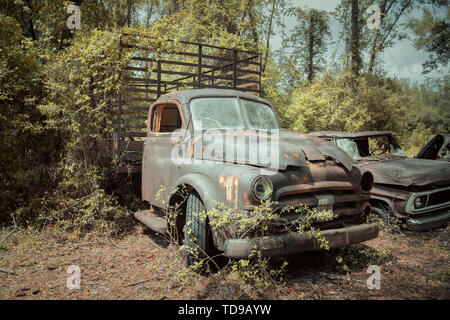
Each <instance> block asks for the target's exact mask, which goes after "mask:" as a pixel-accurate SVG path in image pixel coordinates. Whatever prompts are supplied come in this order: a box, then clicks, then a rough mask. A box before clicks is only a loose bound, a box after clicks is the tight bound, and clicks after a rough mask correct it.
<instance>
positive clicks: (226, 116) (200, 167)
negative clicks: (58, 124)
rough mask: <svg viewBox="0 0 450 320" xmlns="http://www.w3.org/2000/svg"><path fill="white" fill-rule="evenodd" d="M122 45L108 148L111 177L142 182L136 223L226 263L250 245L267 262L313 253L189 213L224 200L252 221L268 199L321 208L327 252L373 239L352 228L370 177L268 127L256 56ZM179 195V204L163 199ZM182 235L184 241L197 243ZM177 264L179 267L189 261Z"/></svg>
mask: <svg viewBox="0 0 450 320" xmlns="http://www.w3.org/2000/svg"><path fill="white" fill-rule="evenodd" d="M121 46H122V48H121V49H122V50H123V51H125V50H133V52H134V53H133V54H134V56H133V58H132V59H131V61H130V64H129V65H127V66H125V68H124V69H123V72H122V83H123V87H122V90H121V94H120V98H118V99H117V103H116V104H115V105H113V106H112V110H111V111H112V114H113V116H114V119H115V121H116V122H115V124H116V125H115V128H114V137H115V138H114V140H113V141H112V145H113V154H114V160H115V161H114V162H115V164H116V172H118V173H127V174H131V175H136V176H137V175H139V174H141V175H142V176H141V178H142V199H143V200H145V201H147V202H148V203H149V204H150V209H149V210H146V211H145V210H144V211H140V212H137V213H136V214H135V216H136V218H137V219H138V220H140V221H141V222H143V223H144V224H145V225H147V226H148V227H149V228H151V229H153V230H154V231H156V232H161V233H167V232H172V231H174V232H175V233H176V234H178V235H179V236H180V238H184V240H182V241H184V242H185V244H186V245H187V246H188V247H195V246H198V247H200V249H201V251H202V252H204V253H206V254H208V255H211V254H213V253H212V252H214V253H216V252H215V251H220V252H223V254H224V255H225V256H227V257H235V258H246V257H249V255H250V254H251V252H252V250H253V248H254V247H256V248H257V249H259V250H260V251H261V254H262V255H263V256H272V255H285V254H289V253H294V252H301V251H311V250H318V249H319V248H320V245H319V243H318V242H317V241H316V240H315V239H313V238H309V237H307V236H300V235H298V234H293V233H290V232H288V231H286V230H284V231H283V230H274V232H273V233H272V235H271V236H268V237H256V236H249V235H248V234H247V235H244V234H242V233H238V232H237V231H236V230H235V229H233V227H232V226H231V227H227V228H217V229H216V228H214V230H211V229H212V228H210V225H209V224H208V222H209V221H208V219H200V217H198V216H196V215H195V214H194V213H198V212H201V211H203V210H205V211H209V212H211V209H213V208H215V205H216V204H218V203H223V204H224V205H226V206H228V207H230V208H233V212H244V213H249V214H251V213H252V212H253V211H254V210H255V207H257V206H258V205H259V204H261V201H264V200H265V199H270V200H272V201H274V202H278V204H277V206H278V208H274V209H275V210H277V209H279V207H282V206H288V205H289V206H293V207H299V206H301V205H304V206H309V207H312V208H318V209H323V210H328V211H329V210H332V211H333V213H334V214H335V215H336V217H335V218H334V219H333V220H331V221H318V222H317V223H316V225H317V226H318V227H320V228H321V230H322V233H323V235H324V236H326V238H327V239H328V242H329V247H331V248H333V247H341V246H345V245H348V244H352V243H358V242H362V241H365V240H368V239H372V238H375V237H376V236H377V235H378V229H377V226H376V225H374V224H366V223H362V222H361V220H362V219H363V218H364V216H365V215H367V214H368V213H369V212H370V204H369V203H368V197H369V196H368V192H369V191H370V189H371V188H372V185H373V176H372V175H371V174H370V173H365V174H364V175H361V173H360V171H359V169H358V168H357V167H355V166H354V164H353V161H352V159H351V158H350V157H349V156H348V155H347V154H346V153H345V152H343V151H342V150H340V149H339V148H337V147H336V146H334V145H332V144H329V143H325V142H323V141H320V140H318V139H313V138H311V137H308V136H306V135H304V134H301V133H296V132H291V131H286V130H280V129H279V128H280V125H279V120H278V117H277V115H276V113H275V110H274V109H273V108H272V106H271V105H270V103H269V102H268V101H266V100H264V99H262V98H260V96H261V65H262V63H261V60H262V59H261V57H262V55H261V53H260V52H252V51H246V50H239V49H236V48H225V47H219V46H216V45H210V44H204V43H195V42H188V41H177V42H174V43H173V46H172V45H170V46H169V47H170V50H166V49H161V50H162V51H161V52H160V54H155V53H154V52H153V51H154V48H153V47H152V48H148V47H145V46H144V45H143V44H142V43H140V42H139V41H134V40H133V39H130V36H124V37H122V38H121ZM203 88H208V89H203ZM186 89H189V90H186ZM145 122H146V123H145ZM214 137H215V138H214ZM218 142H222V143H218ZM220 144H222V145H223V146H224V147H225V148H224V149H225V151H223V150H221V148H220V147H218V145H220ZM265 147H267V148H266V149H267V150H266V151H267V152H261V153H262V154H263V155H264V154H265V155H266V156H265V157H264V156H263V157H260V156H259V153H260V151H261V149H263V151H264V148H265ZM212 150H213V151H212ZM231 154H235V156H232V155H231ZM183 187H185V189H186V191H187V197H180V196H179V192H175V193H174V192H173V191H174V190H177V189H178V188H181V189H183ZM167 199H168V202H166V200H167ZM174 204H179V205H180V207H179V209H180V210H179V211H180V214H178V215H176V221H175V228H174V229H175V230H172V224H171V223H168V221H169V222H171V220H170V219H168V216H170V217H172V215H171V213H170V211H171V210H168V208H170V207H172V206H173V205H174ZM291 218H293V219H297V218H299V217H298V215H297V216H295V215H292V216H291ZM274 229H276V228H275V226H274ZM185 234H194V236H195V237H194V238H195V239H197V240H196V242H195V243H193V242H190V241H189V239H190V237H185V236H184V235H185ZM186 252H187V251H186ZM185 257H186V263H187V264H188V265H189V264H191V263H192V262H193V261H195V259H193V257H192V256H191V255H190V254H187V255H185Z"/></svg>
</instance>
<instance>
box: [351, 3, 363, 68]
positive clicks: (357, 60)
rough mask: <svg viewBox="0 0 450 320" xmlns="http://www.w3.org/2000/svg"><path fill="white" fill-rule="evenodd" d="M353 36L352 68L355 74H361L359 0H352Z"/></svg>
mask: <svg viewBox="0 0 450 320" xmlns="http://www.w3.org/2000/svg"><path fill="white" fill-rule="evenodd" d="M351 1H352V2H351V38H350V58H351V69H352V73H353V75H354V76H359V72H360V70H361V64H362V62H361V55H360V50H361V49H360V44H359V38H360V32H361V30H360V27H359V26H360V22H359V20H360V18H359V0H351Z"/></svg>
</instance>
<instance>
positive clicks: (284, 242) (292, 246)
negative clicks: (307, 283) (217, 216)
mask: <svg viewBox="0 0 450 320" xmlns="http://www.w3.org/2000/svg"><path fill="white" fill-rule="evenodd" d="M320 233H321V235H323V236H324V237H325V239H326V240H327V241H328V247H329V248H330V249H331V248H339V247H344V246H346V245H349V244H354V243H360V242H363V241H366V240H370V239H374V238H376V237H378V225H377V224H376V223H370V224H360V225H357V226H351V227H346V228H339V229H330V230H324V231H321V232H320ZM255 249H256V250H257V251H259V252H261V255H262V256H263V257H269V256H283V255H287V254H291V253H298V252H309V251H319V250H323V249H322V248H321V247H320V244H319V242H318V241H317V240H316V239H315V238H313V237H310V236H308V235H304V234H284V235H280V236H270V237H261V238H251V239H229V240H226V241H225V246H224V255H225V256H226V257H229V258H241V259H246V258H248V257H249V256H250V255H251V253H252V251H254V250H255Z"/></svg>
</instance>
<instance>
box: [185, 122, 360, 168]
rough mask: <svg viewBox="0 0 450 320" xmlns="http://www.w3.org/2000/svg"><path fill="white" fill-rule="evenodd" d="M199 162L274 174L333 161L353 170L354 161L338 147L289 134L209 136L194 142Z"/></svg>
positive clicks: (256, 133) (276, 132)
mask: <svg viewBox="0 0 450 320" xmlns="http://www.w3.org/2000/svg"><path fill="white" fill-rule="evenodd" d="M192 146H193V156H194V158H196V159H203V160H214V161H221V162H228V163H238V164H246V165H252V166H257V167H262V168H270V169H275V170H286V168H287V167H288V166H307V161H324V160H325V159H326V157H330V158H332V159H333V160H335V161H336V162H337V163H341V164H342V165H343V166H344V167H345V168H346V169H347V170H348V171H351V170H352V167H353V164H354V162H353V160H352V158H351V157H350V156H349V155H347V154H346V153H345V152H344V151H342V150H341V149H340V148H338V147H336V146H335V145H333V144H331V143H329V142H326V141H323V140H319V139H316V138H312V137H310V136H308V135H306V134H302V133H299V132H294V131H289V130H284V129H283V130H275V131H272V132H265V131H255V130H236V131H232V132H230V131H227V132H219V131H215V132H208V133H202V134H199V135H196V136H194V137H193V140H192Z"/></svg>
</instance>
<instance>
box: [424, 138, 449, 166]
mask: <svg viewBox="0 0 450 320" xmlns="http://www.w3.org/2000/svg"><path fill="white" fill-rule="evenodd" d="M416 158H419V159H429V160H443V161H450V134H445V133H440V134H437V135H436V136H435V137H434V138H433V139H431V140H430V141H429V142H428V143H427V144H426V145H425V146H424V147H423V148H422V150H420V151H419V153H418V154H417V156H416Z"/></svg>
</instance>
